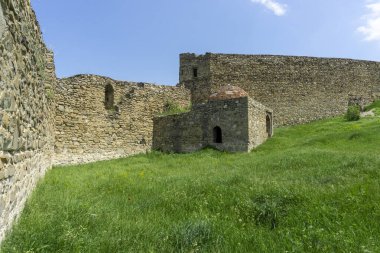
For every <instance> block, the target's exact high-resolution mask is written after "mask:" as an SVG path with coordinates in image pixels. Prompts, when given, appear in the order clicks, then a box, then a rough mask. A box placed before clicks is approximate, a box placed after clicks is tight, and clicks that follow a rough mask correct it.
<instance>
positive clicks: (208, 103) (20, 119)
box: [0, 0, 380, 241]
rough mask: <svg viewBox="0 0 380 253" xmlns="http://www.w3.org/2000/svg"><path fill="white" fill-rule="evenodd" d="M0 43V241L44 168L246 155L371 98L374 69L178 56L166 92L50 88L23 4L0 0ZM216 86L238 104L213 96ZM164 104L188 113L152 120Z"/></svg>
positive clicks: (69, 84) (67, 83)
mask: <svg viewBox="0 0 380 253" xmlns="http://www.w3.org/2000/svg"><path fill="white" fill-rule="evenodd" d="M0 40H1V42H0V87H1V89H0V147H1V150H0V192H1V195H0V241H1V240H2V239H3V238H4V235H5V232H6V231H7V230H8V229H9V228H10V227H11V224H12V223H13V222H14V220H15V219H16V218H17V217H18V215H19V213H20V212H21V210H22V208H23V206H24V203H25V201H26V199H27V197H28V196H29V194H30V192H31V191H32V190H33V188H34V187H35V185H36V183H37V182H38V180H39V179H40V178H41V177H43V176H44V174H45V172H46V171H47V170H48V169H50V168H51V167H52V165H53V164H73V163H84V162H90V161H97V160H104V159H111V158H116V157H122V156H127V155H131V154H136V153H141V152H146V151H149V150H151V149H152V147H156V148H159V149H162V150H168V151H181V152H186V151H192V150H196V149H199V148H202V147H204V146H209V145H210V146H214V147H216V148H220V149H228V150H234V151H248V150H250V149H252V148H253V147H255V146H257V145H259V144H260V143H262V142H263V141H265V139H266V138H268V136H270V135H271V134H272V124H273V125H275V126H282V125H291V124H300V123H305V122H309V121H312V120H316V119H322V118H326V117H331V116H336V115H340V114H342V113H343V112H344V111H345V110H346V108H347V106H348V105H349V104H351V103H359V104H360V105H365V104H368V103H370V102H372V101H374V100H375V99H378V98H379V97H380V63H378V62H371V61H359V60H350V59H328V58H313V57H292V56H265V55H231V54H211V53H206V54H205V55H200V56H197V55H194V54H182V55H181V56H180V69H179V84H178V85H177V86H176V87H171V86H162V85H153V84H147V83H132V82H123V81H116V80H112V79H110V78H106V77H100V76H95V75H78V76H74V77H70V78H65V79H57V78H56V76H55V67H54V62H53V58H54V57H53V53H52V52H51V51H49V50H48V49H47V48H46V46H45V44H44V42H43V40H42V37H41V31H40V27H39V25H38V22H37V20H36V17H35V14H34V12H33V10H32V8H31V6H30V2H29V0H25V1H18V0H0ZM227 84H231V86H235V87H240V88H241V89H242V90H244V91H245V92H246V93H247V94H244V91H242V90H240V89H235V91H238V92H237V93H239V94H240V95H239V96H237V97H232V98H231V97H230V98H229V97H223V87H224V86H226V85H227ZM221 88H222V90H221ZM215 93H216V95H215V96H211V97H210V95H211V94H215ZM226 94H227V93H225V95H226ZM241 94H243V95H241ZM169 102H170V103H176V104H178V105H181V106H188V105H189V104H190V103H191V104H192V109H191V110H190V112H188V113H184V114H181V115H171V116H167V117H160V116H158V115H159V114H160V113H162V112H163V111H164V110H165V108H166V106H167V104H168V103H169ZM269 108H270V109H269ZM272 110H273V111H272ZM232 138H233V140H232Z"/></svg>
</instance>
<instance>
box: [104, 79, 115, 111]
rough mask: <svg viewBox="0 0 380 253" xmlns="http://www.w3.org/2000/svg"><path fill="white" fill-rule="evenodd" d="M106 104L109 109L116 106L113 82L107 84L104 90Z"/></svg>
mask: <svg viewBox="0 0 380 253" xmlns="http://www.w3.org/2000/svg"><path fill="white" fill-rule="evenodd" d="M104 105H105V107H106V109H107V110H109V109H113V107H114V90H113V87H112V85H111V84H107V86H106V88H105V90H104Z"/></svg>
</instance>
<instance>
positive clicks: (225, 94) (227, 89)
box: [208, 85, 248, 101]
mask: <svg viewBox="0 0 380 253" xmlns="http://www.w3.org/2000/svg"><path fill="white" fill-rule="evenodd" d="M241 97H248V93H247V92H245V91H244V90H243V89H242V88H239V87H236V86H232V85H226V86H223V87H221V88H220V89H219V91H218V92H216V93H213V94H211V95H210V96H209V97H208V100H210V101H215V100H227V99H234V98H241Z"/></svg>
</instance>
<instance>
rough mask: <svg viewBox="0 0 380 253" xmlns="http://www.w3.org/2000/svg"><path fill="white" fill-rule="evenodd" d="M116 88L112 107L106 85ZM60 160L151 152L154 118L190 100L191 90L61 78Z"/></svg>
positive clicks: (57, 161) (89, 77) (57, 146)
mask: <svg viewBox="0 0 380 253" xmlns="http://www.w3.org/2000/svg"><path fill="white" fill-rule="evenodd" d="M107 85H112V87H113V89H114V107H112V108H111V109H106V106H105V101H106V98H105V89H106V86H107ZM55 100H56V105H57V106H56V118H55V123H56V129H55V134H56V142H55V151H56V155H55V162H54V163H55V164H76V163H85V162H91V161H98V160H106V159H112V158H118V157H123V156H127V155H131V154H137V153H141V152H146V151H148V150H151V147H152V138H153V136H152V134H153V117H154V115H156V114H159V113H160V112H162V111H163V109H164V107H165V105H166V104H167V103H168V102H175V103H177V104H179V105H181V106H188V105H189V103H190V92H189V91H188V90H187V89H185V88H180V87H173V86H158V85H152V84H147V83H133V82H121V81H115V80H112V79H110V78H106V77H101V76H93V75H79V76H74V77H71V78H65V79H61V80H59V85H58V87H57V90H56V96H55Z"/></svg>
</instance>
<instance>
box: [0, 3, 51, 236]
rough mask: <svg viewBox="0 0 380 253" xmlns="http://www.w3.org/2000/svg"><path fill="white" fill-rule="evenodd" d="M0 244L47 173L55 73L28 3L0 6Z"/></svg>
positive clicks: (49, 165) (49, 155)
mask: <svg viewBox="0 0 380 253" xmlns="http://www.w3.org/2000/svg"><path fill="white" fill-rule="evenodd" d="M0 36H1V37H0V241H1V240H2V239H3V238H4V235H5V232H6V230H8V229H9V228H10V226H11V224H12V223H13V221H14V220H15V218H16V217H17V216H18V214H19V213H20V212H21V210H22V208H23V206H24V203H25V201H26V199H27V197H28V195H29V193H30V192H31V191H32V189H33V188H34V186H35V185H36V182H37V181H38V179H39V178H41V177H42V176H43V175H44V173H45V171H46V170H47V169H49V168H50V167H51V157H52V156H53V140H54V131H53V128H54V125H53V123H54V110H53V108H54V106H53V101H52V100H51V98H52V93H53V90H54V86H55V80H56V79H55V71H54V63H53V56H52V53H51V52H49V51H48V50H47V48H46V47H45V45H44V43H43V41H42V38H41V33H40V28H39V26H38V23H37V21H36V18H35V15H34V12H33V11H32V9H31V7H30V3H29V1H19V0H1V1H0Z"/></svg>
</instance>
